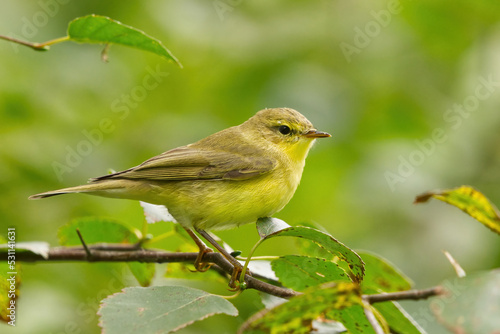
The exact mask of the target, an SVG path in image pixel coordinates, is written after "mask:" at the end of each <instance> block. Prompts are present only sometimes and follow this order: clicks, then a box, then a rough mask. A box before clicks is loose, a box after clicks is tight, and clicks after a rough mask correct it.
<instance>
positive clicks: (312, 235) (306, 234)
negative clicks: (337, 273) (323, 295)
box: [263, 226, 364, 282]
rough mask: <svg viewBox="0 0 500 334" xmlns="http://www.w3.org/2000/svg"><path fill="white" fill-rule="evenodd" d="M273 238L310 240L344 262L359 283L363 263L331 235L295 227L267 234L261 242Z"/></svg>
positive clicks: (361, 276) (354, 253)
mask: <svg viewBox="0 0 500 334" xmlns="http://www.w3.org/2000/svg"><path fill="white" fill-rule="evenodd" d="M274 237H297V238H305V239H309V240H312V241H313V242H315V243H317V244H319V245H320V246H321V247H323V248H324V249H326V250H327V251H329V252H330V253H332V254H333V255H336V256H338V257H339V259H340V260H342V261H345V262H346V263H347V264H348V265H349V268H350V270H351V271H352V273H353V274H354V279H355V280H356V281H358V282H359V281H361V280H362V278H363V274H364V263H363V260H361V257H359V255H358V254H356V252H354V251H353V250H352V249H350V248H349V247H347V246H345V245H344V244H343V243H341V242H340V241H338V240H337V239H335V238H334V237H332V236H331V235H329V234H327V233H324V232H321V231H318V230H316V229H313V228H310V227H303V226H296V227H289V228H285V229H282V230H280V231H278V232H274V233H271V234H268V235H267V236H266V237H265V238H264V239H263V240H268V239H271V238H274Z"/></svg>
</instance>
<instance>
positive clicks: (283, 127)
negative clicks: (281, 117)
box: [278, 125, 292, 135]
mask: <svg viewBox="0 0 500 334" xmlns="http://www.w3.org/2000/svg"><path fill="white" fill-rule="evenodd" d="M278 130H279V132H280V133H281V134H282V135H287V134H289V133H290V132H292V130H291V129H290V127H289V126H287V125H281V126H280V127H279V128H278Z"/></svg>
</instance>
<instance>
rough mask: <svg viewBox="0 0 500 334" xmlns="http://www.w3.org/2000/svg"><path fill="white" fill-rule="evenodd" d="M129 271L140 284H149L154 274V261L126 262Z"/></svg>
mask: <svg viewBox="0 0 500 334" xmlns="http://www.w3.org/2000/svg"><path fill="white" fill-rule="evenodd" d="M127 265H128V267H129V268H130V271H131V272H132V274H133V275H134V277H135V278H136V279H137V281H138V282H139V284H140V285H141V286H149V285H150V284H151V280H152V279H153V277H154V276H155V268H156V267H155V264H154V263H140V262H127Z"/></svg>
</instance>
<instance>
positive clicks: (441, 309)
mask: <svg viewBox="0 0 500 334" xmlns="http://www.w3.org/2000/svg"><path fill="white" fill-rule="evenodd" d="M441 287H442V288H443V289H444V294H442V295H440V296H439V297H437V299H434V300H433V302H432V303H431V309H432V311H433V313H434V315H435V316H436V318H437V319H438V321H439V322H441V323H442V324H444V325H445V327H446V328H449V329H453V332H454V333H461V334H482V333H485V334H486V333H488V334H489V333H497V332H498V330H499V329H500V316H499V315H500V270H499V269H496V270H492V271H490V272H479V273H474V274H471V275H467V276H466V277H463V278H456V279H455V280H453V281H452V280H448V281H446V282H444V283H443V284H441Z"/></svg>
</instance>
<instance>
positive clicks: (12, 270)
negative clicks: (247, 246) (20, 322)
mask: <svg viewBox="0 0 500 334" xmlns="http://www.w3.org/2000/svg"><path fill="white" fill-rule="evenodd" d="M0 243H2V244H3V243H6V244H7V240H6V239H5V238H4V237H2V236H0ZM10 245H12V246H11V247H7V248H8V249H13V250H14V251H15V247H14V244H12V243H11V244H10ZM7 254H8V253H7ZM5 260H6V261H4V260H3V259H2V260H1V261H0V320H1V321H5V322H10V321H14V322H13V324H15V320H16V318H15V315H16V313H19V305H18V304H17V297H18V296H19V285H20V284H21V273H20V271H21V264H20V263H19V262H12V261H15V258H10V257H8V255H7V256H6V258H5ZM12 310H13V311H14V314H13V315H11V311H12Z"/></svg>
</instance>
